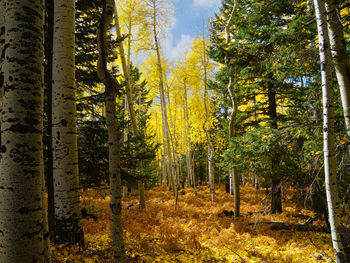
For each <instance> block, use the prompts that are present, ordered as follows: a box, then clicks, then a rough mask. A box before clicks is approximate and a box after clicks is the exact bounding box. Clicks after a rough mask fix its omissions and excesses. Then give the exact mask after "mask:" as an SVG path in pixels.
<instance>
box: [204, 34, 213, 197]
mask: <svg viewBox="0 0 350 263" xmlns="http://www.w3.org/2000/svg"><path fill="white" fill-rule="evenodd" d="M202 38H203V39H202V41H203V57H202V67H203V73H204V74H203V75H204V79H203V85H204V109H205V123H204V131H205V134H206V137H207V149H208V178H209V188H210V193H211V201H212V202H215V177H214V158H213V153H214V149H213V144H212V142H211V138H210V135H211V134H210V131H209V129H210V128H209V127H208V126H209V93H208V87H207V77H208V76H207V65H208V61H209V60H208V57H207V55H206V49H207V48H206V44H205V39H204V34H203V37H202Z"/></svg>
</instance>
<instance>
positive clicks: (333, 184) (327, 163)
mask: <svg viewBox="0 0 350 263" xmlns="http://www.w3.org/2000/svg"><path fill="white" fill-rule="evenodd" d="M314 7H315V12H316V22H317V30H318V39H319V53H320V63H321V79H322V98H323V152H324V172H325V183H326V195H327V206H328V219H329V224H330V226H331V235H332V243H333V249H334V253H335V257H336V262H337V263H345V262H349V261H347V260H346V258H345V251H344V248H343V245H342V242H341V237H340V232H339V227H340V216H341V210H340V200H339V195H338V185H337V171H336V160H335V146H334V92H333V77H332V68H331V64H330V63H331V59H332V58H331V51H330V46H329V38H328V32H327V31H328V30H327V24H326V18H325V13H326V9H325V0H314Z"/></svg>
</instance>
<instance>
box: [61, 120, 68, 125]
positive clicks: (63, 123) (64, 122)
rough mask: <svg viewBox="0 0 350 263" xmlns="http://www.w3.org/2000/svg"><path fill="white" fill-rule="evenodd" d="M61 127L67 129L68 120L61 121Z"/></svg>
mask: <svg viewBox="0 0 350 263" xmlns="http://www.w3.org/2000/svg"><path fill="white" fill-rule="evenodd" d="M61 125H62V126H63V127H66V126H67V120H65V119H62V120H61Z"/></svg>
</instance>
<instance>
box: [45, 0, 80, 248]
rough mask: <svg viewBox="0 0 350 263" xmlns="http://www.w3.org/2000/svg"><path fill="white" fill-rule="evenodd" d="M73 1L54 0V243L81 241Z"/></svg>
mask: <svg viewBox="0 0 350 263" xmlns="http://www.w3.org/2000/svg"><path fill="white" fill-rule="evenodd" d="M74 23H75V1H74V0H57V1H55V2H54V33H53V55H52V61H53V67H52V149H53V177H54V192H55V196H54V199H55V235H56V236H57V237H58V240H57V242H58V243H65V242H71V243H84V236H83V231H82V227H81V212H80V196H79V178H78V146H77V127H76V105H75V91H76V87H75V54H74V52H75V50H74V47H75V37H74V28H75V26H74Z"/></svg>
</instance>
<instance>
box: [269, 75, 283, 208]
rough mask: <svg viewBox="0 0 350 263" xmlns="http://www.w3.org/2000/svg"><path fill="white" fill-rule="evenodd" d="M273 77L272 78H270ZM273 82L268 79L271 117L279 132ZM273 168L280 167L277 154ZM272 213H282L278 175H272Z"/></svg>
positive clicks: (274, 157) (273, 161) (274, 126)
mask: <svg viewBox="0 0 350 263" xmlns="http://www.w3.org/2000/svg"><path fill="white" fill-rule="evenodd" d="M270 77H271V76H270ZM272 81H273V80H272V79H271V78H269V79H268V83H267V93H268V99H269V109H268V113H269V117H270V120H271V128H272V129H275V130H277V128H278V123H277V105H276V92H275V89H274V88H275V87H274V83H273V82H272ZM272 154H273V156H272V157H271V158H272V167H271V171H273V172H274V170H275V169H276V168H277V166H278V156H277V155H276V154H275V153H272ZM271 213H272V214H276V213H282V188H281V178H280V176H279V175H278V174H277V175H276V174H272V187H271Z"/></svg>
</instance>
